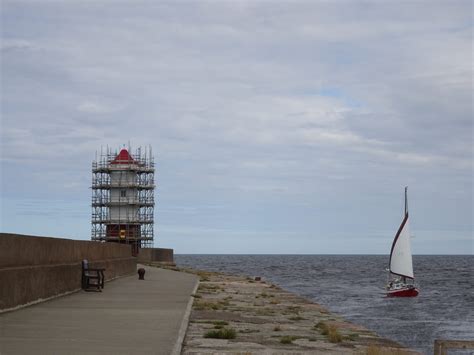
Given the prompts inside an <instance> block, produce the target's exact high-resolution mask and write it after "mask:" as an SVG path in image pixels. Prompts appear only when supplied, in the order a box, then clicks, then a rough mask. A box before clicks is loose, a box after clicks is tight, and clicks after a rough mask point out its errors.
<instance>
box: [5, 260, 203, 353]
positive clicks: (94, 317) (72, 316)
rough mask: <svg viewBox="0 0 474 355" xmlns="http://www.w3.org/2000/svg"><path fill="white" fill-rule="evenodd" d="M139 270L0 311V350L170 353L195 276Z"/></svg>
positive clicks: (8, 351) (21, 351)
mask: <svg viewBox="0 0 474 355" xmlns="http://www.w3.org/2000/svg"><path fill="white" fill-rule="evenodd" d="M145 269H146V274H145V280H144V281H142V280H138V276H136V275H134V276H128V277H124V278H120V279H117V280H114V281H111V282H108V283H106V284H105V289H104V291H103V292H101V293H99V292H84V291H81V292H77V293H74V294H71V295H69V296H65V297H60V298H56V299H54V300H51V301H48V302H44V303H40V304H37V305H34V306H31V307H27V308H23V309H21V310H18V311H14V312H9V313H5V314H3V315H0V354H1V355H7V354H22V355H23V354H166V355H168V354H171V353H172V351H173V348H174V346H175V344H176V340H177V339H178V335H179V332H180V327H181V323H182V321H183V318H184V316H185V311H186V308H187V305H188V302H189V300H190V295H191V293H192V292H193V289H194V288H195V285H196V283H197V277H196V276H194V275H190V274H185V273H181V272H175V271H170V270H164V269H157V268H152V267H145ZM0 286H1V287H5V286H6V285H0Z"/></svg>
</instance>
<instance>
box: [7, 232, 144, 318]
mask: <svg viewBox="0 0 474 355" xmlns="http://www.w3.org/2000/svg"><path fill="white" fill-rule="evenodd" d="M83 259H88V260H89V265H90V267H91V268H105V269H106V270H105V279H106V280H111V279H114V278H116V277H119V276H124V275H127V274H130V273H134V272H135V270H136V268H137V258H135V257H133V256H132V251H131V247H130V245H125V244H118V243H100V242H91V241H85V240H70V239H60V238H47V237H35V236H26V235H20V234H8V233H0V313H2V312H3V311H6V310H10V309H14V308H17V307H20V306H22V305H26V304H30V303H34V302H37V301H38V300H44V299H48V298H52V297H56V296H58V295H62V294H65V293H70V292H73V291H77V290H79V289H80V288H81V273H82V266H81V262H82V260H83Z"/></svg>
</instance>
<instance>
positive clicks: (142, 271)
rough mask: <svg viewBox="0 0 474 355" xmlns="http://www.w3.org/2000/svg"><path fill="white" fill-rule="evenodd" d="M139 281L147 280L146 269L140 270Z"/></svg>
mask: <svg viewBox="0 0 474 355" xmlns="http://www.w3.org/2000/svg"><path fill="white" fill-rule="evenodd" d="M138 279H139V280H145V269H144V268H140V269H138Z"/></svg>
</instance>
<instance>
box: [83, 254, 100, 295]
mask: <svg viewBox="0 0 474 355" xmlns="http://www.w3.org/2000/svg"><path fill="white" fill-rule="evenodd" d="M104 271H105V269H92V268H90V267H89V261H87V260H82V288H83V289H84V290H86V291H91V289H95V290H96V291H98V292H102V289H103V288H104V281H105V277H104Z"/></svg>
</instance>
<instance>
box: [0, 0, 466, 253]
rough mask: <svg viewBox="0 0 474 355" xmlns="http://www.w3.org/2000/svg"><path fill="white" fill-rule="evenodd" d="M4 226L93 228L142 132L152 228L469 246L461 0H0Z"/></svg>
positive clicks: (184, 242)
mask: <svg viewBox="0 0 474 355" xmlns="http://www.w3.org/2000/svg"><path fill="white" fill-rule="evenodd" d="M1 22H2V38H1V39H2V41H1V85H2V87H1V114H2V116H1V126H0V128H1V179H2V180H1V191H0V192H1V201H2V203H1V206H2V207H1V220H0V230H1V231H3V232H17V233H24V234H34V235H48V236H57V237H66V238H75V239H89V238H90V213H91V209H90V196H91V190H90V184H91V161H92V160H93V159H94V157H95V152H96V150H100V147H101V146H106V145H109V146H111V147H114V148H119V147H120V146H121V145H122V144H128V142H130V143H131V145H132V146H133V147H138V146H140V145H142V146H143V145H151V146H152V147H153V150H154V153H155V160H156V165H157V172H156V180H157V184H158V189H157V196H158V198H157V206H156V209H155V217H156V226H155V228H156V234H155V246H162V247H171V248H174V249H175V252H176V253H314V254H319V253H332V254H343V253H346V254H347V253H349V254H351V253H378V254H386V253H388V252H389V249H390V245H391V242H392V238H393V235H394V233H395V231H396V229H397V228H398V224H399V223H400V221H401V217H402V213H403V187H404V186H405V185H408V186H409V203H410V213H411V223H412V224H411V229H412V234H413V236H414V238H413V251H414V253H417V254H433V253H434V254H456V253H457V254H460V253H461V254H469V253H473V185H472V179H473V160H472V154H473V143H472V142H473V141H472V139H473V96H472V92H473V91H472V90H473V87H472V59H473V58H472V40H473V38H472V36H473V27H472V25H473V9H472V2H471V1H458V0H456V1H440V2H436V1H432V0H429V1H428V0H426V1H390V2H389V1H377V2H365V1H364V2H363V1H319V2H318V1H308V2H304V1H297V2H291V3H290V2H280V1H189V2H188V1H172V2H161V1H159V2H150V1H136V0H133V1H132V0H130V1H84V0H80V1H79V0H78V1H21V0H15V1H8V0H4V1H2V9H1Z"/></svg>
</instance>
